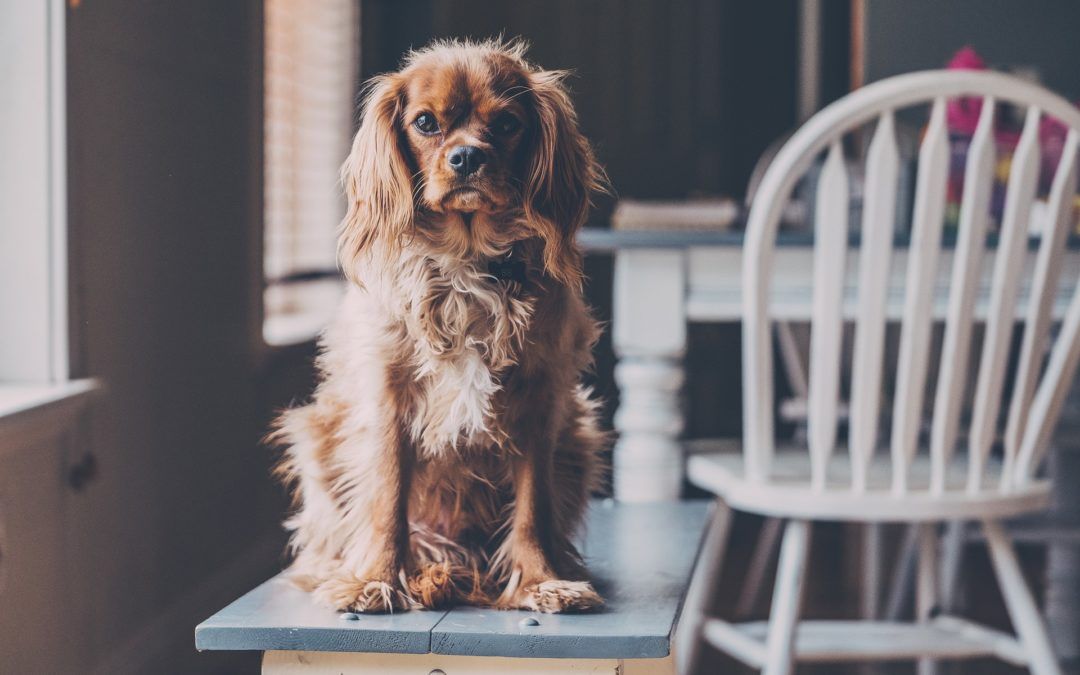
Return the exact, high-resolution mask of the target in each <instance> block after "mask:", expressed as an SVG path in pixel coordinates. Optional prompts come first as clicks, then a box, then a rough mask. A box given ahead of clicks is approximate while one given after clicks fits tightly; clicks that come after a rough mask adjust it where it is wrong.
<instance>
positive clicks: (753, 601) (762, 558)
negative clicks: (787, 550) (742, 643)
mask: <svg viewBox="0 0 1080 675" xmlns="http://www.w3.org/2000/svg"><path fill="white" fill-rule="evenodd" d="M783 528H784V521H782V520H780V519H779V518H766V519H765V522H764V523H762V525H761V532H760V533H759V534H758V540H757V544H756V545H755V546H754V554H753V555H752V556H751V557H750V565H749V567H748V568H747V572H746V579H745V580H744V581H743V588H742V592H741V593H740V594H739V600H738V602H737V603H735V616H736V617H738V618H740V619H743V618H746V617H747V616H750V615H751V614H752V613H753V612H754V607H756V606H757V603H758V599H760V598H761V591H762V589H763V588H764V587H765V571H766V570H768V569H769V561H770V560H772V558H773V556H774V555H776V551H777V549H779V548H780V533H781V532H782V531H783Z"/></svg>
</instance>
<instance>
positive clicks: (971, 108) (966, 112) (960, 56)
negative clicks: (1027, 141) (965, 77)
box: [946, 45, 986, 136]
mask: <svg viewBox="0 0 1080 675" xmlns="http://www.w3.org/2000/svg"><path fill="white" fill-rule="evenodd" d="M947 68H948V69H949V70H986V61H984V60H983V58H982V57H981V56H979V53H978V52H976V51H975V49H974V47H972V46H971V45H968V46H966V47H964V48H962V49H961V50H960V51H958V52H956V53H955V54H953V57H952V58H951V59H949V64H948V66H947ZM981 112H982V99H979V98H957V99H952V100H950V101H949V103H948V107H947V108H946V120H947V121H948V125H949V131H952V132H954V133H958V134H964V135H967V136H970V135H972V134H974V133H975V127H976V126H978V124H979V113H981Z"/></svg>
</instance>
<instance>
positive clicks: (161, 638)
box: [58, 0, 283, 673]
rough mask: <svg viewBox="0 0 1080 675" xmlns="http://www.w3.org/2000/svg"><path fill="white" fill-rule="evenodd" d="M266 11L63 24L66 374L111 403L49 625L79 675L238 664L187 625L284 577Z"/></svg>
mask: <svg viewBox="0 0 1080 675" xmlns="http://www.w3.org/2000/svg"><path fill="white" fill-rule="evenodd" d="M261 4H262V3H261V2H259V1H258V0H249V1H245V2H229V3H220V2H217V1H216V0H198V1H188V2H172V3H158V2H151V3H142V2H125V1H123V0H100V1H95V2H83V3H79V4H78V6H74V5H75V3H73V7H72V8H71V9H69V11H68V24H67V30H68V112H69V173H70V196H69V197H70V198H69V206H70V227H71V246H70V256H71V267H72V271H71V279H72V286H73V288H72V314H73V318H72V327H73V332H74V335H73V349H74V354H73V362H74V369H75V373H74V374H75V375H76V376H78V377H84V376H85V377H96V378H100V379H101V381H102V383H103V385H104V388H105V393H104V395H103V396H102V397H101V398H100V399H99V400H98V401H97V402H96V403H95V406H94V408H93V411H92V415H91V419H90V440H89V445H88V448H87V449H88V450H89V451H91V452H93V453H94V455H95V456H96V457H97V464H98V472H97V476H96V477H95V479H94V480H93V481H91V482H90V483H89V484H88V485H87V486H86V488H85V490H84V491H83V492H81V493H80V495H79V506H78V508H76V509H74V510H73V511H72V513H71V518H72V523H71V530H72V538H73V541H74V542H75V549H76V550H77V552H78V556H79V557H80V559H81V561H82V564H81V565H80V569H81V570H83V571H84V572H83V574H82V575H81V576H80V578H77V579H73V580H71V583H72V586H73V587H74V588H75V589H76V591H75V593H74V596H73V597H72V598H70V601H71V602H70V605H69V606H67V607H65V608H63V609H62V610H61V609H60V608H58V611H66V612H70V613H73V615H74V616H79V617H80V619H79V623H80V625H81V626H82V628H80V629H79V630H80V632H85V633H86V634H87V635H88V636H89V645H88V646H87V649H86V651H85V653H83V662H84V663H85V664H86V667H87V669H88V670H89V669H90V668H91V666H93V665H94V664H108V665H102V666H101V667H102V668H105V669H106V670H102V671H101V672H117V673H120V672H204V671H207V670H209V669H210V668H213V667H214V666H215V664H222V663H224V662H226V661H228V662H230V663H234V661H232V660H230V659H229V658H228V655H221V654H204V655H198V654H196V653H195V651H194V648H193V645H192V643H191V630H192V627H193V626H194V625H195V623H196V622H198V621H200V620H202V619H204V618H206V616H208V615H209V614H210V613H211V612H213V611H215V610H216V609H218V608H220V607H221V606H223V604H224V603H225V602H227V601H229V600H231V599H232V598H234V597H236V595H237V594H238V593H240V592H242V591H244V590H247V588H250V587H251V586H252V585H253V584H255V583H256V582H258V581H259V580H260V577H262V578H265V575H266V574H268V573H269V572H271V571H272V570H273V569H274V568H275V567H276V566H277V565H279V563H280V554H281V551H282V550H283V547H282V545H281V543H282V542H281V535H280V527H279V522H280V519H281V514H282V511H283V502H282V500H281V499H280V491H279V489H278V488H277V486H275V485H274V483H273V482H272V480H271V479H270V477H269V471H268V467H269V464H270V461H271V455H270V452H269V451H268V450H267V449H265V448H262V447H260V446H259V438H260V437H261V436H262V435H263V433H264V432H265V429H266V424H265V418H266V415H267V414H268V410H267V408H268V403H267V402H266V393H265V392H266V391H267V390H268V387H269V385H268V383H267V380H266V377H265V373H266V372H267V370H266V362H265V361H264V356H265V354H264V353H263V351H262V349H261V347H262V344H261V339H260V336H261V326H260V324H261V309H260V308H261V278H262V236H261V216H262V200H261V188H260V182H261V177H262V152H261V145H262V115H261V96H262V93H261V81H262V78H261V49H262V46H261V45H262V28H261ZM247 662H248V666H249V669H255V668H256V663H257V659H253V658H248V659H247ZM223 667H224V666H223ZM230 668H231V669H230ZM225 672H243V670H240V669H238V668H232V667H231V666H229V667H228V668H226V670H225Z"/></svg>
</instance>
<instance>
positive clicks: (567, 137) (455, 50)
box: [341, 41, 603, 283]
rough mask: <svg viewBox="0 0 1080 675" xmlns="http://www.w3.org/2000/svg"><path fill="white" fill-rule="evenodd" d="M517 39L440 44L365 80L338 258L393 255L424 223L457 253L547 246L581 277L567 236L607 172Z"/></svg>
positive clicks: (558, 82)
mask: <svg viewBox="0 0 1080 675" xmlns="http://www.w3.org/2000/svg"><path fill="white" fill-rule="evenodd" d="M523 53H524V47H523V45H522V44H520V43H510V44H507V43H502V42H495V41H488V42H482V43H472V42H456V41H455V42H440V43H436V44H434V45H433V46H430V47H428V48H426V49H423V50H420V51H417V52H413V53H411V54H410V55H409V56H408V57H407V59H406V61H405V65H404V67H403V68H402V69H401V70H400V71H398V72H396V73H391V74H388V75H381V76H378V77H376V78H374V79H373V80H372V81H371V82H370V83H369V84H368V90H367V94H366V97H365V102H364V112H363V118H362V122H361V125H360V130H359V131H358V132H357V134H356V138H355V140H354V142H353V147H352V152H351V153H350V155H349V158H348V159H347V160H346V162H345V165H344V167H343V170H342V171H343V177H344V182H345V187H346V195H347V198H348V214H347V216H346V218H345V221H344V224H343V231H342V238H341V255H342V263H343V266H344V268H345V271H346V273H347V274H352V273H353V272H354V270H355V265H356V264H357V263H358V259H359V258H360V256H362V255H363V254H364V253H365V252H366V251H367V250H368V249H369V247H371V246H372V245H373V244H374V243H375V242H376V241H380V240H381V241H382V242H384V243H385V246H383V247H381V250H382V251H384V252H385V254H386V255H392V254H393V252H394V251H395V250H397V247H398V246H401V245H404V244H405V243H407V242H408V241H409V239H410V237H411V236H413V235H415V234H416V233H415V228H416V227H418V226H422V227H424V228H427V229H428V230H435V231H431V232H426V233H425V234H427V235H429V236H431V238H432V240H434V241H438V242H443V243H444V244H445V245H446V246H448V247H450V248H451V249H452V250H453V251H454V252H455V253H457V254H459V255H485V254H488V255H490V254H491V252H493V251H496V250H499V249H500V248H505V246H506V245H507V244H508V243H513V240H517V239H525V238H530V237H536V238H539V239H541V240H542V241H543V242H544V264H545V268H546V270H547V272H548V274H550V275H551V276H553V277H555V278H557V279H560V280H561V281H563V282H566V283H575V282H577V281H578V279H579V277H580V263H579V261H578V256H577V254H576V251H575V249H574V246H573V239H574V233H575V232H576V231H577V230H578V229H579V228H580V227H581V226H582V224H583V223H584V222H585V218H586V216H587V214H588V209H589V204H590V196H591V194H592V192H593V191H595V190H597V189H601V186H602V181H603V172H602V170H601V169H600V168H599V166H598V165H597V163H596V161H595V159H594V157H593V153H592V150H591V148H590V146H589V143H588V141H586V140H585V138H584V137H583V136H582V135H581V133H580V132H579V130H578V125H577V115H576V114H575V112H574V109H573V106H572V105H571V103H570V98H569V96H568V95H567V92H566V89H565V87H564V86H563V84H562V79H563V76H564V73H562V72H558V71H545V70H540V69H538V68H536V67H534V66H532V65H531V64H529V63H528V62H526V61H525V59H524V57H523Z"/></svg>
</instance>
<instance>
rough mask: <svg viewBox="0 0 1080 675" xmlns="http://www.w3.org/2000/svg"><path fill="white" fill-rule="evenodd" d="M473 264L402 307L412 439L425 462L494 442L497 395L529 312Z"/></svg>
mask: <svg viewBox="0 0 1080 675" xmlns="http://www.w3.org/2000/svg"><path fill="white" fill-rule="evenodd" d="M485 272H486V270H484V271H481V270H479V269H478V268H477V267H474V266H470V265H463V266H459V267H455V268H453V269H451V270H449V271H447V270H440V271H439V272H437V273H432V274H429V275H428V276H427V278H426V279H425V282H426V283H425V284H422V286H424V287H425V288H426V293H425V294H424V295H423V296H422V297H421V298H418V299H416V300H415V301H413V302H411V303H409V304H408V305H407V306H406V307H405V310H404V314H405V316H404V324H405V325H406V326H407V331H408V338H407V340H409V341H411V342H412V345H413V353H412V354H411V355H410V356H409V359H408V360H409V361H410V362H411V367H412V369H413V372H414V376H415V384H416V389H415V390H414V391H415V400H414V401H412V404H413V405H412V413H413V416H412V420H411V424H410V435H411V436H412V439H413V441H414V442H416V443H417V444H418V446H419V448H420V451H421V453H422V454H424V455H427V456H429V457H435V456H439V455H441V454H442V453H445V452H451V451H455V450H462V449H466V448H469V447H488V446H490V445H491V444H492V443H498V442H499V437H498V435H499V424H498V420H497V419H496V416H497V410H496V405H495V397H496V394H497V393H498V391H499V390H500V389H501V386H502V384H501V377H502V376H503V375H504V374H505V373H506V371H507V370H508V369H509V368H511V367H512V366H514V365H515V364H516V363H517V362H518V358H519V356H520V352H521V346H522V342H523V340H524V335H525V332H526V330H527V329H528V326H529V321H530V318H531V315H532V311H533V305H532V301H531V300H526V299H522V298H521V297H519V296H518V294H517V293H515V292H514V290H515V289H511V288H510V287H508V286H507V285H506V284H504V283H502V282H499V281H496V280H493V279H491V277H490V276H488V275H487V274H486V273H485Z"/></svg>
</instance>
